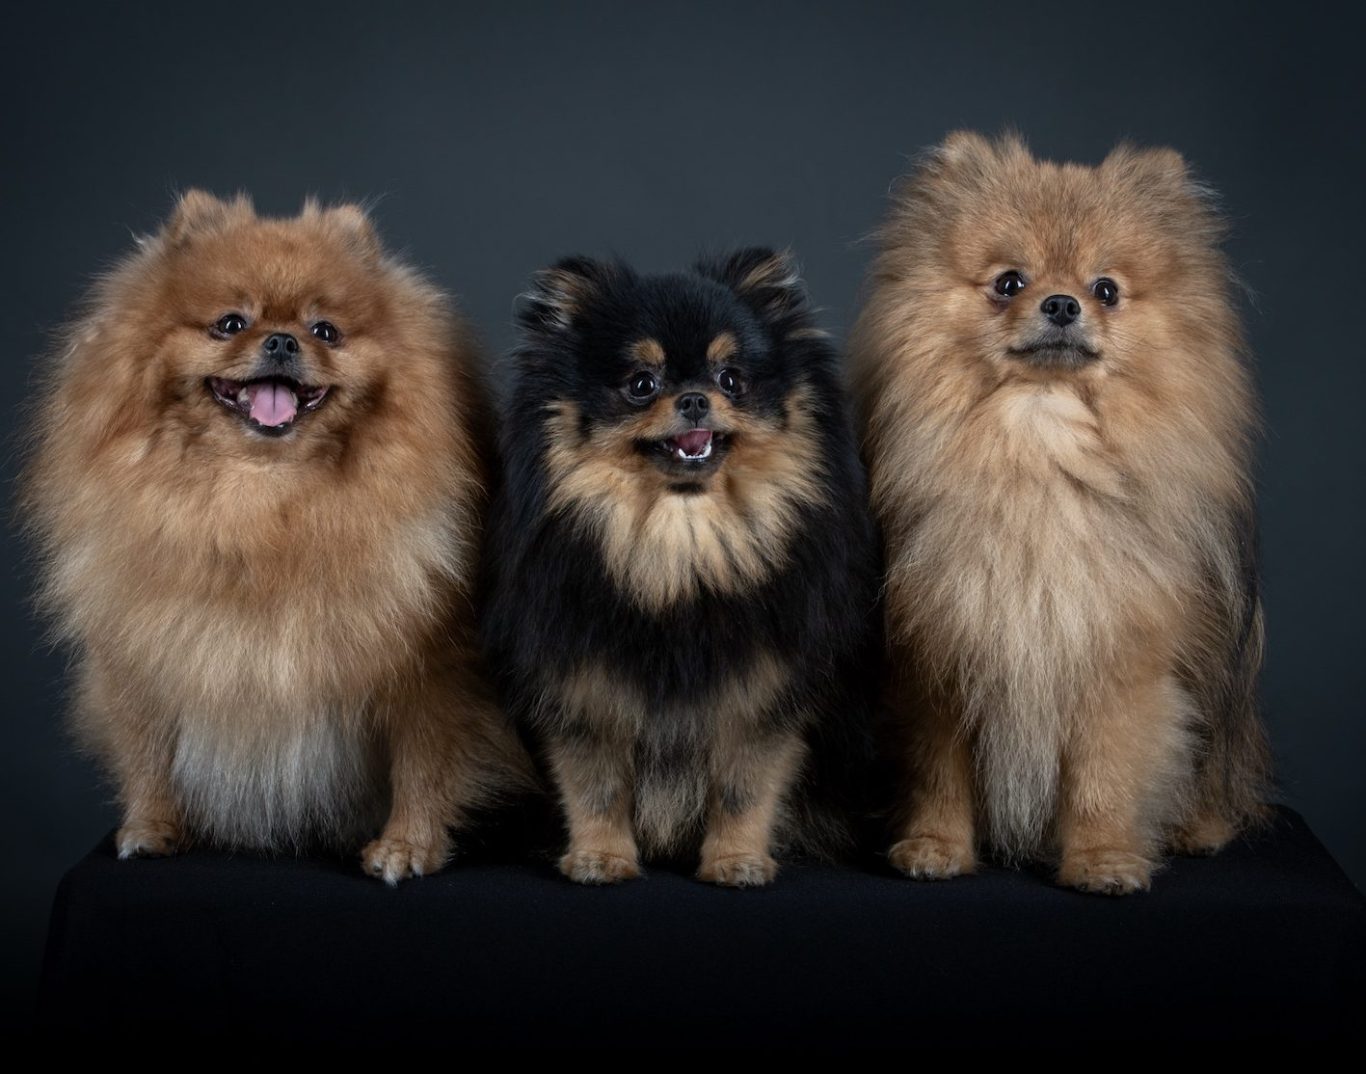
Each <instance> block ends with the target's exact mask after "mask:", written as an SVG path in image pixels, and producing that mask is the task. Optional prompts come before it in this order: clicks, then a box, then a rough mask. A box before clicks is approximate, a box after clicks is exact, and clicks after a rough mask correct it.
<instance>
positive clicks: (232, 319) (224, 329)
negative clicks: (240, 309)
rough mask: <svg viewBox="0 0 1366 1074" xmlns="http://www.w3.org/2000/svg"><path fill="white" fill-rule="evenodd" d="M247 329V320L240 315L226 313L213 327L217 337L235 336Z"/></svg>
mask: <svg viewBox="0 0 1366 1074" xmlns="http://www.w3.org/2000/svg"><path fill="white" fill-rule="evenodd" d="M246 327H247V319H246V318H245V317H243V316H242V315H241V314H240V313H225V314H223V316H222V317H220V318H218V320H217V321H215V322H214V325H213V334H214V335H216V336H235V335H237V333H238V332H241V331H244V330H245V329H246Z"/></svg>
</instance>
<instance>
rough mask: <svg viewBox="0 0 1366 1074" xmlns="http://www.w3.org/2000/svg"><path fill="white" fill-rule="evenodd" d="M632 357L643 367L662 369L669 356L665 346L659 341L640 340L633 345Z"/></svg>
mask: <svg viewBox="0 0 1366 1074" xmlns="http://www.w3.org/2000/svg"><path fill="white" fill-rule="evenodd" d="M631 357H633V358H634V359H635V360H636V361H637V362H640V363H642V364H643V365H648V366H653V367H654V368H656V369H662V368H663V367H664V362H665V361H666V360H667V356H666V355H665V353H664V346H663V344H661V343H660V342H659V340H657V339H649V338H646V339H638V340H636V341H635V342H634V343H632V344H631Z"/></svg>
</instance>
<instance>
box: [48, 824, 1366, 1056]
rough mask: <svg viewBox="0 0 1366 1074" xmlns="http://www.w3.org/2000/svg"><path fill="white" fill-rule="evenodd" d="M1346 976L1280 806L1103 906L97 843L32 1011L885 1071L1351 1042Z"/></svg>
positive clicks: (813, 874)
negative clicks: (748, 1055)
mask: <svg viewBox="0 0 1366 1074" xmlns="http://www.w3.org/2000/svg"><path fill="white" fill-rule="evenodd" d="M1363 966H1366V900H1363V898H1362V896H1361V894H1360V893H1358V892H1357V891H1356V890H1355V889H1354V888H1353V887H1352V885H1351V884H1350V882H1349V881H1348V880H1347V878H1346V877H1345V876H1344V875H1343V873H1342V872H1341V870H1340V869H1339V868H1338V867H1337V865H1336V864H1335V863H1334V862H1333V860H1332V859H1331V858H1330V857H1329V855H1328V853H1327V852H1326V851H1325V850H1324V849H1323V847H1322V846H1321V845H1320V844H1319V842H1318V841H1317V840H1316V839H1315V838H1314V836H1313V834H1312V833H1311V832H1310V831H1309V829H1308V828H1307V827H1306V826H1305V824H1304V821H1303V820H1302V819H1301V818H1300V817H1299V816H1298V815H1296V814H1294V813H1292V812H1290V811H1281V812H1280V813H1279V814H1278V815H1277V818H1276V821H1275V823H1274V824H1273V825H1272V826H1271V827H1270V828H1269V829H1268V830H1266V831H1265V832H1263V833H1260V834H1258V835H1257V836H1256V837H1254V838H1252V839H1249V840H1246V841H1244V842H1242V843H1239V844H1237V845H1235V846H1233V847H1231V848H1229V849H1228V850H1227V851H1225V852H1224V853H1223V854H1222V855H1220V856H1218V857H1216V858H1212V859H1190V858H1184V859H1178V860H1176V861H1174V862H1173V863H1172V864H1171V865H1170V867H1169V868H1167V869H1166V870H1165V871H1164V872H1163V873H1161V874H1160V875H1159V876H1158V877H1157V879H1156V882H1155V884H1154V887H1153V890H1152V892H1151V893H1149V894H1147V895H1139V896H1131V897H1129V898H1126V899H1106V898H1101V897H1096V896H1088V895H1080V894H1075V893H1073V892H1070V891H1065V890H1061V889H1059V888H1056V887H1054V886H1052V885H1051V884H1050V883H1048V881H1047V879H1046V877H1044V876H1042V875H1036V874H1031V873H1027V872H1011V871H1006V870H999V869H988V870H986V871H984V872H983V873H981V874H979V875H977V876H975V877H967V878H961V879H958V880H953V881H949V882H947V883H937V884H927V883H915V882H913V881H909V880H905V879H901V878H900V877H897V876H895V875H893V874H892V873H890V872H879V871H877V870H876V868H870V869H869V870H867V871H859V870H850V869H837V868H833V867H818V866H797V865H792V866H788V867H787V868H785V869H784V870H783V871H782V873H780V875H779V878H778V881H777V883H776V884H775V885H774V886H772V887H770V888H768V889H764V890H754V891H730V890H718V889H716V888H712V887H709V886H707V885H704V884H701V883H699V882H697V881H694V880H692V879H691V878H689V877H687V876H685V875H683V874H681V873H677V872H670V871H667V870H663V869H658V868H656V869H652V870H650V871H649V873H648V875H647V877H646V878H645V879H643V880H640V881H636V882H633V883H629V884H626V885H623V886H621V887H618V888H611V889H587V888H580V887H576V886H574V885H572V884H570V883H568V882H567V881H565V880H562V879H561V878H560V877H559V876H558V875H557V874H556V873H555V872H554V871H553V869H552V868H551V866H550V864H549V863H547V862H532V863H527V862H526V861H524V860H523V861H518V860H516V859H513V858H511V857H508V856H507V855H504V860H499V856H498V855H496V854H491V853H488V852H485V853H483V854H482V856H481V860H478V861H473V862H468V861H467V862H465V863H457V864H455V865H453V866H452V867H450V868H449V869H447V870H446V871H445V872H443V873H441V874H440V875H438V876H434V877H428V878H426V879H423V880H418V881H410V882H407V883H404V884H403V885H401V886H400V887H399V888H398V889H396V890H391V889H388V888H385V887H384V886H383V885H382V884H380V883H378V882H376V881H375V880H372V879H369V878H367V877H364V876H362V875H361V874H360V872H359V871H358V869H357V868H356V867H355V865H354V864H353V863H352V862H349V861H340V860H324V859H318V858H313V859H302V860H299V859H275V860H266V859H260V858H254V857H249V856H229V855H225V854H218V853H210V852H205V851H197V852H193V853H190V854H187V855H185V856H183V857H179V858H174V859H168V860H159V861H158V860H143V861H131V862H119V861H116V860H115V858H114V856H113V850H112V842H111V840H108V839H107V840H105V841H104V842H103V843H102V844H100V846H98V847H97V848H96V849H95V850H94V851H92V852H91V853H90V854H89V855H88V856H87V857H86V858H85V859H84V860H83V861H81V862H80V863H79V864H78V865H76V866H75V868H73V869H72V870H71V871H70V872H69V873H68V874H67V875H66V877H65V879H64V880H63V881H62V884H61V886H60V888H59V890H58V892H57V897H56V902H55V905H54V907H53V915H52V923H51V931H50V935H49V939H48V946H47V953H46V958H45V964H44V970H43V980H42V989H41V998H40V1018H41V1020H42V1023H43V1024H44V1025H45V1026H46V1027H47V1028H48V1029H51V1030H58V1031H61V1032H62V1033H64V1034H70V1033H79V1032H98V1033H101V1034H105V1033H111V1032H112V1033H114V1034H116V1035H117V1036H120V1037H125V1038H128V1037H129V1036H130V1035H131V1037H134V1038H140V1037H142V1032H141V1030H142V1028H143V1027H146V1028H148V1029H149V1031H150V1032H151V1034H152V1037H151V1038H150V1039H153V1040H155V1039H164V1037H165V1036H167V1035H176V1034H182V1033H183V1034H186V1035H198V1034H212V1035H214V1036H216V1037H217V1038H218V1039H219V1040H220V1041H221V1042H222V1043H223V1044H225V1045H227V1044H231V1043H233V1042H238V1041H243V1040H247V1039H250V1038H255V1037H287V1038H293V1039H296V1040H299V1041H305V1042H310V1043H317V1044H331V1045H342V1046H346V1047H353V1048H359V1047H364V1046H365V1044H366V1043H367V1042H368V1043H370V1044H373V1045H375V1046H377V1047H382V1048H386V1049H389V1050H391V1051H392V1052H393V1054H394V1055H395V1056H396V1057H397V1056H399V1055H403V1054H404V1053H406V1052H407V1051H409V1049H410V1048H411V1047H413V1046H414V1045H416V1044H418V1043H420V1042H422V1041H425V1042H426V1043H431V1042H432V1040H433V1038H402V1037H400V1038H396V1037H394V1036H392V1033H394V1032H418V1031H424V1032H434V1033H437V1034H439V1035H440V1036H439V1037H437V1038H435V1039H437V1040H440V1039H445V1040H448V1041H449V1042H450V1043H451V1045H452V1046H456V1047H459V1048H477V1047H481V1046H482V1047H499V1048H505V1047H519V1046H523V1047H583V1048H591V1049H610V1048H614V1047H629V1048H637V1049H649V1050H659V1049H667V1048H680V1047H683V1048H689V1047H696V1048H705V1049H714V1048H718V1047H732V1046H737V1045H740V1046H755V1047H771V1048H788V1047H807V1048H815V1047H835V1048H844V1047H855V1048H858V1047H863V1048H866V1047H890V1048H895V1049H897V1050H899V1051H903V1052H908V1051H918V1050H922V1049H924V1048H926V1047H936V1046H944V1047H955V1048H957V1047H963V1046H972V1045H976V1044H990V1043H1001V1044H1013V1045H1042V1046H1048V1047H1059V1046H1062V1047H1065V1046H1066V1044H1067V1043H1069V1042H1070V1041H1071V1040H1074V1039H1076V1038H1078V1037H1082V1038H1085V1037H1121V1038H1131V1039H1139V1038H1151V1037H1158V1038H1230V1037H1260V1038H1286V1037H1300V1038H1304V1037H1320V1038H1322V1037H1334V1036H1337V1037H1353V1036H1356V1035H1358V1034H1359V1033H1360V1027H1359V1025H1358V1019H1359V1017H1360V1014H1361V1012H1362V1010H1363V1005H1362V1000H1363V996H1364V995H1366V993H1364V992H1363ZM149 1021H150V1022H154V1023H155V1025H154V1026H149V1025H148V1023H149ZM1063 1034H1065V1036H1064V1035H1063Z"/></svg>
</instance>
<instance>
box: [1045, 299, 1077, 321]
mask: <svg viewBox="0 0 1366 1074" xmlns="http://www.w3.org/2000/svg"><path fill="white" fill-rule="evenodd" d="M1039 309H1041V310H1043V315H1044V316H1045V317H1047V318H1048V319H1049V320H1050V321H1052V322H1053V323H1054V324H1055V325H1057V326H1058V327H1059V328H1066V327H1067V326H1068V325H1069V324H1071V323H1072V322H1073V321H1075V320H1076V319H1077V318H1078V317H1080V316H1081V304H1080V303H1079V302H1078V301H1077V300H1076V299H1075V298H1073V297H1072V296H1071V295H1049V296H1048V297H1047V298H1045V299H1044V300H1043V305H1042V306H1040V307H1039Z"/></svg>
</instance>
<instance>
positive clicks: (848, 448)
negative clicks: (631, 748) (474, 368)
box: [485, 249, 880, 854]
mask: <svg viewBox="0 0 1366 1074" xmlns="http://www.w3.org/2000/svg"><path fill="white" fill-rule="evenodd" d="M520 326H521V330H522V341H521V344H520V346H519V347H518V349H517V350H516V351H515V352H514V354H513V355H512V363H511V371H510V373H511V375H510V384H509V391H508V396H507V399H506V403H505V407H504V413H503V415H502V428H501V446H502V461H503V481H502V483H501V488H500V490H499V491H498V493H497V495H496V496H495V500H494V504H493V507H492V514H491V519H490V526H489V540H488V542H487V547H488V549H489V560H488V580H489V597H488V602H487V611H486V618H485V635H486V641H487V646H488V652H489V658H490V663H491V666H492V667H493V668H494V670H495V673H496V674H497V676H498V678H499V681H500V684H501V687H502V689H503V691H504V695H505V699H506V702H507V705H508V708H509V710H510V711H511V712H512V713H513V715H514V717H515V719H517V721H518V722H519V724H520V725H521V726H522V727H523V729H524V730H525V732H526V733H527V734H528V735H529V737H530V739H531V740H532V741H533V742H534V743H541V744H543V743H544V742H545V740H546V738H547V736H550V735H554V736H557V738H558V739H559V740H561V741H563V740H565V739H566V738H572V737H573V736H574V735H575V734H582V733H584V729H583V728H581V727H576V726H575V725H574V724H573V722H572V721H568V720H566V719H565V716H564V713H563V712H560V711H559V710H558V709H557V708H556V707H554V706H547V705H546V704H545V698H546V697H547V696H549V695H550V694H551V693H552V691H551V690H549V689H548V687H549V686H551V685H552V684H554V683H556V682H557V681H560V680H561V679H563V677H565V676H566V675H569V674H572V673H573V672H574V670H575V669H576V668H578V667H580V666H582V665H583V664H584V663H585V662H596V663H598V664H601V665H606V666H608V667H610V668H612V669H613V670H614V673H615V674H619V675H620V676H621V678H622V679H623V680H625V681H629V682H630V683H632V684H634V685H635V686H636V687H637V688H638V689H639V690H640V692H641V693H642V694H643V695H644V696H645V697H646V698H648V700H649V706H650V710H651V711H650V712H649V713H647V714H646V716H647V719H646V723H645V731H644V732H643V734H642V735H641V736H640V739H639V740H638V741H637V743H636V750H635V765H636V779H637V782H639V781H640V780H645V779H653V780H671V779H674V780H686V779H689V778H693V777H695V776H696V774H697V772H698V771H699V767H700V766H703V765H705V754H706V751H707V749H708V744H709V743H710V741H711V739H712V733H713V727H712V725H711V721H712V720H714V719H724V718H725V717H724V714H717V713H715V712H713V711H712V710H711V709H710V708H709V707H708V705H707V704H706V698H707V696H708V694H709V692H710V691H711V690H712V688H713V686H715V685H716V684H718V683H720V682H722V681H724V680H725V679H726V677H728V676H730V675H733V674H734V673H735V672H736V671H737V670H738V669H741V668H743V667H744V666H745V664H746V662H748V661H750V660H752V659H754V657H755V654H756V653H759V652H761V651H768V652H772V653H776V654H780V655H782V656H784V657H787V658H788V666H789V667H790V668H791V669H792V675H791V677H790V680H789V681H788V682H787V683H786V690H785V691H784V692H783V693H782V694H781V696H780V697H779V699H778V701H777V702H776V703H774V704H773V705H772V706H771V707H770V709H769V711H768V712H767V713H766V714H765V719H766V720H767V721H769V722H770V723H771V725H772V726H773V727H775V728H784V729H796V730H799V731H800V732H801V733H802V734H803V735H804V736H805V738H806V740H807V742H808V744H809V746H810V749H811V752H810V755H809V760H808V763H807V765H806V769H805V771H804V773H803V775H802V777H801V778H800V779H799V780H798V783H797V785H796V786H795V788H794V791H793V794H792V796H791V797H790V798H789V801H788V803H787V805H788V809H787V811H786V820H787V825H786V827H787V830H786V831H785V832H783V833H781V835H780V838H781V839H782V841H783V843H784V844H785V845H786V846H787V847H788V848H790V849H795V850H803V851H808V852H814V853H819V854H829V853H831V852H834V851H835V850H836V849H838V847H839V846H840V844H841V843H846V844H847V841H848V833H849V830H850V824H849V821H850V813H851V812H852V811H853V810H854V809H856V808H857V807H856V804H855V803H856V802H857V801H858V791H859V789H860V788H859V782H860V781H861V780H862V779H863V778H864V777H865V773H866V771H867V767H866V766H867V764H868V761H869V753H870V735H869V723H870V720H871V701H872V693H873V690H874V688H875V681H874V680H875V678H876V653H877V651H878V641H877V638H876V634H877V632H878V630H879V621H880V616H879V613H878V609H877V589H878V564H877V554H876V544H875V539H874V531H873V527H872V524H871V521H870V517H869V512H868V508H867V493H866V488H865V478H864V473H863V468H862V464H861V462H860V460H859V457H858V452H857V447H856V443H855V438H854V435H853V431H852V427H851V420H850V415H849V411H848V406H847V404H846V397H845V392H844V389H843V386H842V382H841V376H840V370H839V367H838V362H837V358H836V355H835V352H834V350H833V348H832V347H831V346H830V344H829V343H828V342H827V341H826V340H825V339H824V338H823V337H822V336H820V334H819V333H817V332H815V331H814V325H813V323H812V318H811V314H810V311H809V309H808V306H807V303H806V298H805V295H804V292H803V289H802V287H801V284H800V283H799V282H798V281H797V279H796V275H795V272H793V271H792V266H791V264H790V263H789V262H788V260H787V259H786V258H785V257H783V256H781V255H776V254H774V253H773V252H771V251H769V250H764V249H749V250H744V251H741V252H738V253H735V254H733V255H731V256H730V257H727V258H723V259H718V260H706V261H702V262H700V263H698V264H697V265H696V266H695V267H694V268H693V270H692V271H690V272H687V273H680V274H671V275H661V276H646V275H640V274H637V273H635V272H634V271H632V270H631V269H630V268H628V267H627V266H625V265H623V264H620V263H603V262H597V261H592V260H589V259H586V258H570V259H566V260H564V261H561V262H559V263H558V264H557V265H556V266H554V267H553V268H552V269H549V270H546V271H545V272H542V273H540V274H538V277H537V279H536V282H535V286H534V289H533V290H532V292H531V293H530V294H529V295H528V296H527V297H526V302H525V305H524V308H523V310H522V311H521V314H520ZM722 330H728V331H730V332H731V333H732V334H733V335H734V336H735V337H736V338H737V339H738V340H739V343H740V355H739V357H738V358H737V359H736V360H735V363H734V364H735V365H737V366H739V367H741V368H742V369H743V370H744V372H745V373H746V375H747V379H748V385H749V388H748V392H747V394H746V396H745V397H744V399H743V406H744V407H745V408H749V409H750V410H751V411H752V412H753V413H758V414H765V415H770V416H772V415H780V414H783V413H784V412H785V411H784V408H785V407H787V406H788V405H789V403H790V401H791V399H792V394H793V392H794V391H796V390H797V389H798V388H799V387H800V386H803V385H805V386H806V387H807V391H808V392H809V393H810V395H811V397H812V398H814V400H815V408H814V414H815V428H816V429H817V433H816V435H817V436H818V437H819V441H820V450H819V453H818V455H819V458H820V459H821V460H822V464H821V466H822V472H821V473H820V475H819V481H820V484H821V487H822V488H823V498H822V499H821V501H820V502H819V503H816V504H814V505H811V506H808V507H807V508H804V509H803V510H802V513H801V517H800V518H799V520H798V524H797V525H796V526H795V527H793V528H792V535H791V539H790V544H789V547H788V554H787V556H786V559H785V560H784V561H783V562H782V564H781V566H779V567H778V568H777V569H775V570H773V571H772V572H770V574H769V576H768V577H767V578H765V579H764V580H762V581H761V582H758V583H756V584H754V585H753V586H752V587H750V588H748V589H746V590H744V591H743V592H740V593H732V594H723V593H718V592H715V591H714V590H712V589H709V588H706V587H703V588H702V589H700V590H699V591H698V592H697V594H696V596H695V597H690V598H687V599H683V600H680V601H678V602H676V603H674V604H673V605H671V606H669V607H666V608H664V609H662V610H658V611H653V612H652V611H647V610H644V609H643V608H642V607H640V606H639V605H638V604H637V603H636V602H634V601H633V600H632V599H630V596H629V595H628V594H626V593H623V592H622V591H621V590H619V589H618V587H617V585H616V584H615V582H614V581H613V579H612V577H611V576H610V574H609V573H608V571H607V568H606V566H605V564H604V560H603V556H602V553H601V550H600V548H599V545H598V542H597V539H596V538H595V536H594V535H593V534H592V533H591V532H586V530H585V527H584V526H583V524H582V523H581V522H580V521H578V520H577V519H576V518H575V517H572V516H567V515H566V514H564V513H559V514H556V513H552V512H551V511H549V510H548V509H547V495H548V483H547V474H546V465H545V454H546V450H547V447H548V444H547V434H546V431H545V422H546V415H547V410H546V408H547V405H548V404H550V403H551V402H552V401H558V400H568V401H572V402H573V403H574V404H576V405H577V407H578V409H579V412H580V413H581V414H582V420H583V423H584V425H585V426H586V427H591V426H592V424H593V423H596V422H602V423H608V424H610V423H613V422H617V421H620V420H622V419H623V418H624V417H625V416H626V415H628V414H629V412H630V410H631V404H630V402H629V401H628V400H626V399H624V398H623V394H622V391H621V385H622V382H623V378H625V377H626V376H627V374H628V371H629V369H630V368H631V363H630V361H629V359H628V351H627V349H628V348H629V347H630V345H631V344H632V342H633V341H635V340H637V339H639V338H641V337H643V336H648V337H651V338H654V339H657V340H659V341H660V342H661V343H662V344H663V346H664V349H665V351H666V352H667V353H668V354H669V364H668V366H667V367H666V374H665V379H666V385H665V389H664V390H665V391H673V390H676V389H677V388H679V387H681V386H682V385H683V384H684V383H686V382H688V381H689V380H690V379H695V378H697V377H700V376H703V375H705V370H706V363H705V357H704V356H705V349H706V345H707V342H708V341H709V340H711V339H712V338H714V337H715V335H716V334H717V333H718V332H719V331H722ZM720 465H721V466H723V467H724V466H725V465H726V462H725V461H724V459H723V460H722V462H721V463H720ZM690 702H691V703H693V704H688V703H690ZM666 708H668V709H669V710H670V711H672V712H674V713H675V718H673V719H671V720H669V721H667V725H666V721H664V720H663V719H662V718H661V716H660V713H661V712H662V711H664V710H665V709H666ZM680 712H681V713H684V714H685V715H682V716H679V715H678V713H680ZM680 722H681V723H682V724H683V725H682V726H680ZM700 834H701V832H700V828H699V829H698V830H696V831H694V832H692V833H690V835H691V844H690V845H692V846H694V847H695V845H696V840H697V837H699V836H700Z"/></svg>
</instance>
